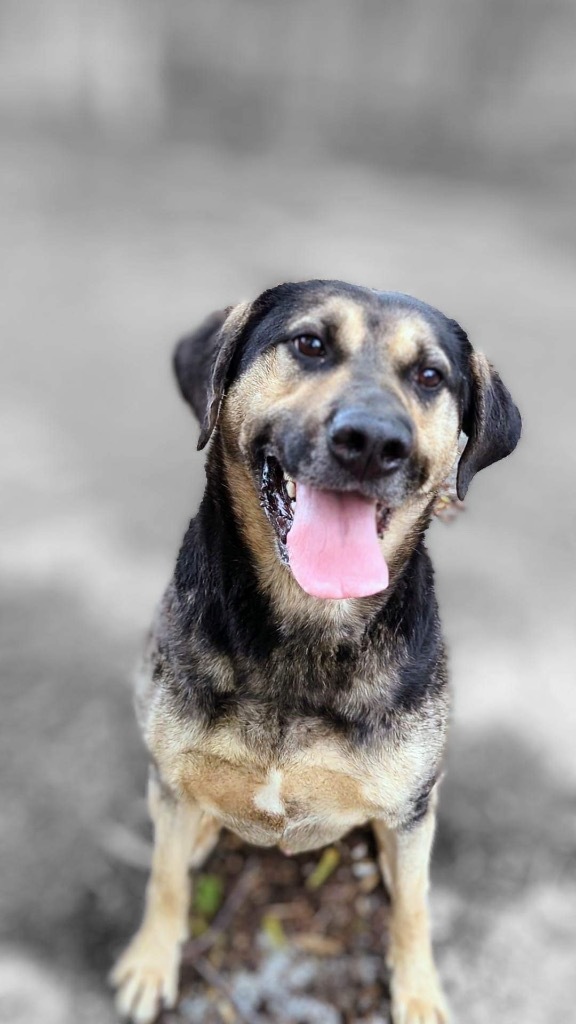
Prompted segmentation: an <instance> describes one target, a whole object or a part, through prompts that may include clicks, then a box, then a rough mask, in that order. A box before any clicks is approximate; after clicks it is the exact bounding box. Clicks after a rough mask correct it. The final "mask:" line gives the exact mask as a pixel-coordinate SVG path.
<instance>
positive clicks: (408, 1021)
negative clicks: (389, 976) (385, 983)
mask: <svg viewBox="0 0 576 1024" xmlns="http://www.w3.org/2000/svg"><path fill="white" fill-rule="evenodd" d="M392 1020H393V1022H394V1024H449V1020H450V1014H449V1012H448V1006H447V1004H446V999H445V997H444V994H443V992H442V989H441V988H440V985H439V983H438V982H437V981H432V980H431V981H430V982H429V983H428V984H427V985H418V986H417V987H416V986H408V985H403V984H401V983H400V984H398V983H396V984H395V983H393V984H392Z"/></svg>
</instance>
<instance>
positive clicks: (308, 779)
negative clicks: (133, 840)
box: [113, 289, 511, 1024]
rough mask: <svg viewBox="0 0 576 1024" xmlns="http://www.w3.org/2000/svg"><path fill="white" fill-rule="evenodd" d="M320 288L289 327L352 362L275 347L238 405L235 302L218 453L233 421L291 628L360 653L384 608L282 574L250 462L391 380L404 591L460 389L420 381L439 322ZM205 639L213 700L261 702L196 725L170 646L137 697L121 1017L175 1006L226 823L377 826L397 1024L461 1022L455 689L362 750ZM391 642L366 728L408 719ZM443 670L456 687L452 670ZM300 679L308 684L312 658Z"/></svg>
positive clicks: (243, 527)
mask: <svg viewBox="0 0 576 1024" xmlns="http://www.w3.org/2000/svg"><path fill="white" fill-rule="evenodd" d="M317 291H318V297H316V292H315V291H314V289H312V292H313V295H312V301H307V302H306V303H305V304H304V308H297V309H295V311H294V315H293V317H292V318H291V319H290V320H289V322H288V324H287V327H286V330H287V333H288V334H290V335H291V336H292V337H294V335H295V334H297V333H298V332H300V331H301V332H303V333H305V334H309V333H311V332H312V333H314V332H315V331H316V329H318V328H317V325H318V324H319V323H321V322H323V323H329V325H330V331H331V332H332V334H331V337H332V338H333V340H334V344H335V345H336V346H337V347H338V351H339V352H340V356H341V357H340V359H339V362H338V365H336V366H334V367H333V368H332V369H331V370H330V372H326V373H323V374H307V373H303V372H302V370H301V368H300V366H299V365H298V363H297V362H296V361H295V359H294V358H293V357H292V355H291V354H290V352H289V351H288V348H287V347H286V346H283V345H274V346H271V347H269V348H267V349H266V350H264V351H263V352H262V353H261V354H259V356H258V358H256V359H255V360H254V361H253V362H252V363H251V365H250V366H249V368H248V369H247V370H245V371H244V372H242V373H240V374H239V375H237V376H236V379H235V380H234V381H232V383H231V385H230V386H229V387H228V389H227V391H226V394H225V397H224V399H222V392H223V390H224V386H223V381H224V376H225V369H226V365H227V360H228V361H229V358H230V352H231V351H232V350H233V347H234V345H235V344H236V342H237V339H238V337H239V336H240V334H241V332H242V331H243V330H244V329H245V327H246V325H247V324H249V322H250V316H251V309H252V307H251V305H250V304H243V305H242V306H240V307H236V308H235V309H233V310H232V311H231V312H230V313H229V315H228V319H227V320H225V322H224V321H223V318H222V320H220V321H219V322H223V323H224V326H223V328H222V340H221V348H220V350H219V352H217V354H216V357H215V369H214V377H213V381H216V382H218V380H219V381H220V384H219V386H218V387H217V386H215V385H213V389H212V392H211V394H210V395H209V397H208V403H207V408H206V413H205V419H204V427H203V432H202V443H205V441H206V439H207V438H208V437H209V435H210V433H211V431H212V430H213V429H214V426H215V424H216V422H217V421H218V430H219V445H220V447H219V452H220V453H224V455H223V456H222V455H220V462H219V467H220V471H221V473H222V474H223V477H224V484H225V488H226V493H227V494H228V495H229V498H230V502H231V505H232V511H233V516H234V520H235V522H236V523H237V524H238V529H239V531H240V534H241V536H242V538H243V542H244V543H245V545H246V547H247V550H248V551H249V553H250V560H251V563H252V566H253V568H254V570H255V574H256V579H257V581H258V587H259V589H260V591H261V592H262V593H263V594H265V595H266V599H267V601H268V602H269V605H270V608H271V609H272V614H273V615H274V620H275V622H276V623H278V624H279V629H280V635H282V631H283V629H285V630H286V634H287V635H289V634H290V631H292V633H293V631H294V628H297V627H298V623H302V624H304V623H309V622H310V621H312V622H314V624H315V626H316V629H317V637H318V642H323V643H326V644H327V645H328V648H329V649H332V648H333V647H334V646H335V645H336V644H337V643H338V641H339V638H340V637H341V636H342V635H344V634H345V636H346V638H347V642H349V643H358V644H359V643H360V642H361V638H362V636H363V634H364V631H365V629H366V622H367V620H369V619H370V616H371V615H373V614H374V612H375V610H376V609H377V608H378V607H379V603H380V602H381V596H378V595H376V596H375V597H374V598H365V599H362V600H361V601H359V600H334V601H319V600H318V599H316V598H313V597H310V596H309V595H308V594H306V593H305V592H304V591H303V590H302V589H301V588H300V587H299V586H298V584H297V583H296V580H295V579H294V577H293V576H292V575H291V573H290V572H288V571H287V570H286V568H285V566H284V565H282V563H281V562H280V560H279V558H278V554H277V549H276V537H275V532H274V529H273V527H272V526H271V525H270V523H269V521H268V520H267V519H266V517H265V516H264V513H263V512H262V508H261V503H260V496H259V493H258V491H257V489H256V488H255V485H254V477H253V470H252V466H251V464H250V452H251V449H252V446H253V443H254V439H255V437H256V436H257V435H258V431H259V430H261V429H262V425H263V424H264V423H265V422H266V421H270V420H272V421H274V422H275V423H276V424H280V425H282V423H283V422H284V421H285V419H286V417H291V418H292V420H293V419H294V417H296V418H297V419H298V421H299V422H301V423H302V425H303V427H304V428H305V429H306V431H307V432H308V433H309V434H311V435H312V436H313V435H314V434H315V433H319V432H320V431H322V429H323V427H324V424H325V422H326V419H327V417H328V414H329V411H330V409H331V407H332V406H333V404H334V402H335V400H336V399H337V398H338V397H339V396H342V395H343V394H346V392H347V390H348V389H350V388H356V389H358V388H362V387H363V386H366V387H368V386H370V387H372V386H373V385H374V383H375V385H376V386H382V387H385V388H386V389H387V391H388V392H390V393H392V394H393V395H394V396H395V398H396V399H397V402H398V403H399V404H400V407H401V408H402V409H403V410H404V411H405V413H406V415H407V416H408V417H409V419H410V423H411V424H412V427H413V431H414V436H415V446H416V449H417V452H418V455H419V457H420V458H421V459H422V460H424V461H425V463H426V465H427V474H426V478H425V480H423V482H422V484H421V485H420V486H419V487H417V488H416V489H415V490H414V491H413V492H412V493H410V494H409V495H407V497H406V499H405V500H404V501H403V503H402V504H401V505H399V506H398V507H394V508H393V509H392V511H391V513H390V519H389V522H388V524H387V528H386V530H385V532H384V535H383V537H382V540H381V542H380V543H381V546H382V550H383V553H384V556H385V558H386V561H387V563H388V565H389V567H390V575H391V581H392V583H394V581H395V579H396V577H397V575H398V574H400V572H401V570H402V568H403V566H405V565H406V564H407V561H408V559H409V558H410V557H411V555H412V553H413V551H414V549H415V547H416V544H417V543H418V541H419V538H420V537H421V534H422V531H423V529H424V528H425V525H426V523H427V521H428V520H427V517H429V515H430V514H431V513H430V510H431V507H432V503H433V501H434V498H435V496H436V494H437V493H438V491H439V489H440V486H441V484H442V481H443V480H444V479H445V478H446V477H447V476H448V474H449V473H450V471H451V470H452V468H453V466H454V463H455V460H456V458H457V454H458V438H459V433H460V426H461V415H462V414H461V409H460V408H459V407H458V403H457V401H456V399H455V395H454V393H453V391H450V390H445V391H443V392H442V393H440V394H439V395H438V396H437V398H435V400H434V401H433V402H429V403H428V404H426V403H423V402H421V401H419V400H418V398H417V396H416V394H415V392H414V389H413V388H411V387H409V386H407V384H406V373H407V368H408V367H410V366H411V365H412V364H414V362H415V360H417V359H418V358H419V356H420V355H421V354H422V353H425V354H426V355H427V356H433V357H434V360H435V362H436V364H437V365H438V364H439V365H445V366H446V369H447V371H448V370H449V369H450V365H449V362H448V356H447V355H446V353H445V352H444V350H443V348H442V347H441V345H440V343H439V340H438V338H437V337H436V334H435V331H434V329H433V327H432V326H431V323H432V322H433V321H430V322H429V321H428V320H427V319H426V317H425V316H424V315H421V314H420V313H419V312H418V311H417V310H414V309H412V310H407V309H406V308H405V306H406V304H404V305H402V304H400V307H401V308H400V307H398V308H397V306H398V304H396V305H394V303H392V305H391V306H390V307H388V306H386V307H384V311H382V309H381V307H380V306H379V305H378V304H377V302H376V301H375V300H372V298H371V296H370V294H369V293H364V297H363V298H353V297H351V295H350V294H349V293H348V292H344V294H334V289H328V290H326V289H323V290H322V289H317ZM391 310H392V312H391ZM183 372H185V371H183ZM473 372H474V374H475V375H476V378H477V380H478V382H479V386H480V384H481V385H482V386H484V387H486V386H488V381H489V378H490V373H491V370H490V367H489V364H488V363H487V361H486V360H485V359H484V357H480V356H475V357H474V363H473ZM181 386H182V381H181ZM183 390H184V393H185V394H186V389H185V388H184V389H183ZM194 394H196V392H194ZM194 408H195V409H196V405H195V406H194ZM510 450H511V449H510ZM504 454H505V452H504ZM497 457H502V454H500V455H498V456H497ZM484 464H486V461H485V462H484ZM175 601H176V596H175V591H174V588H173V587H171V588H169V590H168V592H167V594H166V596H165V599H164V602H163V605H162V606H161V609H160V613H159V617H158V620H157V623H156V625H155V627H154V631H153V638H154V637H160V636H164V635H166V636H167V635H169V633H170V628H171V627H170V623H171V622H172V616H173V609H172V606H173V604H174V602H175ZM188 628H189V635H188V636H187V638H186V639H187V643H188V644H189V645H190V650H191V651H192V652H193V653H194V658H195V660H194V672H200V673H201V674H202V675H203V676H206V677H209V678H210V680H211V685H212V687H213V690H214V692H215V693H216V694H217V695H218V696H221V697H225V696H226V695H227V694H230V693H233V692H234V685H235V670H236V668H240V669H242V671H244V672H248V673H250V674H251V679H252V686H253V695H252V696H251V697H250V696H248V697H246V698H245V705H244V707H243V709H242V714H241V715H240V714H238V715H236V716H224V717H223V718H222V719H221V720H219V721H217V722H215V723H209V724H207V723H206V722H204V721H203V720H202V719H201V717H199V716H196V717H195V716H192V715H188V716H186V715H183V713H182V710H181V708H180V706H179V705H178V700H177V697H176V696H175V694H177V687H175V685H174V671H175V669H174V668H173V667H172V666H171V664H170V662H169V660H167V659H166V658H165V656H164V654H162V653H161V647H160V646H159V645H158V642H157V640H154V639H153V641H152V643H151V647H150V651H149V656H148V659H147V660H145V667H144V671H143V673H142V675H141V677H140V680H139V682H138V685H137V707H138V715H139V720H140V724H141V727H142V731H143V734H144V738H145V742H146V745H147V748H148V750H149V752H150V756H151V759H152V762H153V765H154V772H153V775H152V778H151V781H150V790H149V794H150V812H151V816H152V819H153V821H154V828H155V852H154V860H153V865H152V873H151V877H150V882H149V886H148V890H147V897H146V911H145V915H144V920H143V923H142V926H141V928H140V931H139V932H138V933H137V935H136V936H135V938H134V940H133V942H132V944H131V945H130V946H129V948H128V950H127V951H126V952H125V954H124V955H123V957H121V959H120V961H119V963H118V965H117V966H116V968H115V970H114V972H113V981H114V983H115V984H116V985H117V986H118V987H119V995H118V1007H119V1009H120V1012H121V1013H124V1014H126V1015H130V1016H131V1017H132V1018H133V1020H134V1021H135V1022H136V1024H149V1022H150V1021H151V1020H152V1019H153V1017H154V1016H155V1014H156V1012H157V1010H158V1009H159V1007H160V1006H161V1004H164V1005H167V1006H170V1005H173V1003H174V1000H175V998H176V990H177V975H178V964H179V957H180V946H181V944H182V942H184V941H185V939H186V934H187V929H186V917H187V909H188V901H189V878H188V866H189V865H193V866H198V865H199V864H200V863H201V862H202V859H203V858H204V856H206V855H207V854H208V853H209V851H210V850H211V849H212V846H213V845H214V843H215V841H216V839H217V836H218V832H219V830H220V828H221V827H222V826H225V827H228V828H230V829H232V830H233V831H235V832H236V833H237V834H238V835H240V836H241V837H243V838H244V839H245V840H247V841H248V842H255V843H259V844H261V845H265V846H270V845H278V846H279V847H280V848H281V849H282V850H284V851H286V852H300V851H303V850H309V849H313V848H317V847H319V846H322V845H325V844H326V843H330V842H333V841H335V840H337V839H338V838H339V837H340V836H342V835H343V834H345V833H346V832H348V831H349V830H350V829H351V828H352V827H354V826H356V825H362V824H365V823H367V822H372V824H373V827H374V831H375V835H376V839H377V842H378V848H379V862H380V867H381V870H382V874H383V877H384V880H385V883H386V885H387V887H388V889H389V890H390V893H391V895H392V916H391V925H390V943H389V959H390V964H391V966H392V968H393V980H392V1005H393V1016H394V1021H395V1024H444V1022H446V1021H447V1019H448V1013H447V1009H446V1001H445V998H444V996H443V993H442V990H441V987H440V984H439V981H438V978H437V975H436V971H435V968H434V964H433V959H432V950H431V942H430V927H429V918H428V907H427V890H428V864H429V859H430V852H431V847H432V840H433V835H434V824H435V808H436V786H435V783H436V780H437V779H438V778H439V775H440V771H441V759H442V753H443V748H444V743H445V734H446V729H447V722H448V715H449V707H448V702H449V697H448V690H447V688H446V686H445V685H440V686H438V687H436V688H435V689H434V690H433V691H432V690H431V691H430V693H428V692H426V693H425V694H424V696H423V697H422V699H421V701H420V703H419V704H418V706H417V707H415V708H414V709H413V710H410V709H408V708H404V709H403V710H402V711H401V713H399V714H397V715H392V716H391V718H390V723H389V726H388V727H387V731H386V732H385V733H380V734H379V735H378V736H377V737H376V738H375V739H374V740H368V741H366V742H364V743H362V744H360V743H355V742H353V741H352V740H351V739H350V738H349V736H348V735H347V734H346V733H339V732H338V731H336V730H335V729H334V728H333V726H332V725H331V721H330V718H329V717H328V718H327V717H322V715H321V714H320V713H319V714H318V715H317V716H316V717H315V716H314V714H310V715H308V717H302V716H298V715H294V716H293V717H292V719H291V720H290V721H289V722H288V724H286V723H284V725H283V726H282V729H281V730H280V726H279V723H278V722H276V721H275V719H274V715H273V714H272V713H271V710H270V707H269V705H268V704H266V703H264V704H263V703H262V702H261V701H259V699H258V695H259V694H260V693H265V692H266V674H267V673H268V672H270V671H272V668H271V663H270V664H269V663H268V662H265V663H264V664H263V665H262V666H261V665H260V664H259V663H257V662H255V661H254V662H252V661H247V662H246V664H244V663H243V662H242V659H241V657H240V656H238V657H237V659H236V663H235V664H233V663H232V660H231V659H230V657H229V656H228V655H226V654H225V653H221V652H218V651H217V650H215V649H214V648H213V647H212V646H211V645H210V644H208V643H207V642H206V641H205V639H204V638H203V636H202V634H201V633H200V632H198V631H197V628H196V626H195V624H194V621H192V622H191V624H190V626H189V627H188ZM386 636H387V634H383V638H382V639H381V643H382V644H383V649H382V661H381V665H382V667H381V668H379V669H377V672H376V676H375V675H374V669H373V667H372V669H371V670H370V671H371V673H372V674H371V675H369V676H366V671H367V669H366V668H365V665H364V663H362V662H359V663H358V665H357V667H356V668H354V669H353V670H351V671H352V675H351V678H350V685H349V688H348V690H347V692H346V695H345V696H343V697H342V699H341V700H342V702H343V703H341V705H340V709H341V711H342V712H346V713H347V714H350V715H354V714H356V713H357V714H358V715H362V714H363V709H365V707H366V706H367V705H368V704H369V703H370V701H371V700H372V699H373V693H374V687H376V688H377V690H378V693H379V694H380V698H381V699H382V701H383V706H384V705H385V704H386V701H388V702H389V705H390V707H394V699H395V698H394V695H395V693H396V691H397V688H398V686H399V685H400V682H401V680H400V678H399V672H400V668H401V666H402V664H403V659H404V658H405V655H406V656H407V652H405V651H404V650H403V646H402V645H403V642H404V641H403V640H402V639H401V637H398V636H396V635H394V636H391V637H388V639H386ZM386 644H389V650H388V649H387V648H386ZM388 654H389V655H390V656H389V657H388ZM378 664H380V663H378ZM436 670H437V672H438V674H439V679H440V682H441V683H442V684H443V681H444V676H445V667H444V664H443V663H442V660H441V659H440V662H439V663H438V665H437V666H436ZM301 671H302V672H303V673H305V672H306V671H307V663H306V659H305V658H304V659H303V660H302V667H301ZM436 784H437V783H436ZM431 790H432V796H431V797H430V796H429V794H430V791H431ZM419 793H421V794H422V795H423V798H424V801H425V803H424V805H423V806H424V811H423V813H422V814H420V815H416V816H415V817H413V819H412V821H411V824H410V825H409V826H406V822H407V820H408V819H409V815H408V810H407V809H408V808H409V807H411V806H412V804H413V802H414V800H415V798H416V797H417V795H418V794H419ZM407 815H408V817H407Z"/></svg>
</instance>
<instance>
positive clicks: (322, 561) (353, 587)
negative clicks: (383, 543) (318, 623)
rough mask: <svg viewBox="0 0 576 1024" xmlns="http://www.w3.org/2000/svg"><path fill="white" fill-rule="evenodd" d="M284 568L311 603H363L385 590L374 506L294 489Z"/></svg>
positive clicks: (312, 489)
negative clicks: (315, 600)
mask: <svg viewBox="0 0 576 1024" xmlns="http://www.w3.org/2000/svg"><path fill="white" fill-rule="evenodd" d="M287 545H288V555H289V557H290V568H291V569H292V572H293V573H294V576H295V577H296V579H297V581H298V583H299V584H300V586H301V587H302V589H303V590H305V591H306V593H307V594H311V595H312V597H325V598H332V599H333V600H339V599H342V598H345V597H368V596H369V595H370V594H377V593H379V591H381V590H385V589H386V587H387V586H388V566H387V565H386V562H385V561H384V556H383V555H382V552H381V550H380V545H379V544H378V534H377V532H376V509H375V506H374V502H371V501H368V500H367V499H366V498H362V497H360V496H359V495H357V494H342V493H340V492H337V491H318V490H316V488H315V487H308V486H307V485H306V484H301V483H299V484H297V492H296V503H295V505H294V522H293V524H292V527H291V529H290V532H289V534H288V539H287Z"/></svg>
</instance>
